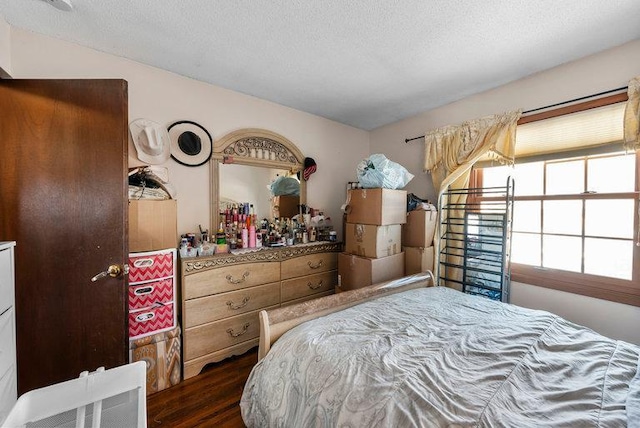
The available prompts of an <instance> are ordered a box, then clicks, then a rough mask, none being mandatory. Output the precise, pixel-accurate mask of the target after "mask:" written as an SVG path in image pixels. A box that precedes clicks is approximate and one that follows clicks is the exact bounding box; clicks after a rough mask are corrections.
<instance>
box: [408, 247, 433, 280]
mask: <svg viewBox="0 0 640 428" xmlns="http://www.w3.org/2000/svg"><path fill="white" fill-rule="evenodd" d="M402 249H403V251H404V272H405V275H413V274H414V273H421V272H425V271H427V270H430V271H431V272H433V263H434V257H435V254H434V248H433V246H431V247H426V248H425V247H402Z"/></svg>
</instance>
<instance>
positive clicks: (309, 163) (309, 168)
mask: <svg viewBox="0 0 640 428" xmlns="http://www.w3.org/2000/svg"><path fill="white" fill-rule="evenodd" d="M316 169H317V166H316V161H315V160H313V158H304V170H302V177H304V181H308V180H309V177H310V176H311V174H313V173H314V172H316Z"/></svg>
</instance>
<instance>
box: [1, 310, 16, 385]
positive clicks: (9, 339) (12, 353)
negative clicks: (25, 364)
mask: <svg viewBox="0 0 640 428" xmlns="http://www.w3.org/2000/svg"><path fill="white" fill-rule="evenodd" d="M14 332H15V327H14V321H13V308H10V309H9V310H7V311H5V312H4V313H3V314H2V315H1V316H0V344H1V345H0V377H1V376H4V375H5V373H6V372H7V371H8V369H9V368H10V367H12V366H14V365H15V357H16V340H15V333H14Z"/></svg>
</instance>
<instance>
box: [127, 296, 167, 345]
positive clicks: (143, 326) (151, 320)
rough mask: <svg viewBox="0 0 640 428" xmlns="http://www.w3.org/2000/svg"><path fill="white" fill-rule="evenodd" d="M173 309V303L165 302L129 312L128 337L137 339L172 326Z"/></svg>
mask: <svg viewBox="0 0 640 428" xmlns="http://www.w3.org/2000/svg"><path fill="white" fill-rule="evenodd" d="M174 310H175V308H174V307H173V303H165V304H157V305H155V306H153V307H150V308H145V309H142V310H138V311H133V312H129V339H137V338H139V337H143V336H149V335H151V334H155V333H158V332H160V331H163V330H168V329H171V328H174V327H175V312H174Z"/></svg>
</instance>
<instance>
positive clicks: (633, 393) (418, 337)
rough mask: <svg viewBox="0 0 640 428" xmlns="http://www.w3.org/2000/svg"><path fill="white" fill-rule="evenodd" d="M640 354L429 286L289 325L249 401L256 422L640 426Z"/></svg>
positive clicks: (526, 312) (256, 375) (246, 415)
mask: <svg viewBox="0 0 640 428" xmlns="http://www.w3.org/2000/svg"><path fill="white" fill-rule="evenodd" d="M639 354H640V348H639V347H638V346H636V345H633V344H629V343H626V342H622V341H616V340H613V339H609V338H607V337H604V336H602V335H599V334H598V333H596V332H594V331H592V330H590V329H588V328H585V327H582V326H579V325H576V324H573V323H571V322H569V321H567V320H565V319H563V318H560V317H558V316H555V315H553V314H550V313H548V312H544V311H537V310H530V309H525V308H521V307H518V306H515V305H509V304H505V303H501V302H497V301H493V300H489V299H486V298H482V297H479V296H471V295H468V294H464V293H461V292H458V291H456V290H452V289H448V288H445V287H431V288H421V289H416V290H410V291H405V292H402V293H398V294H395V295H391V296H386V297H382V298H379V299H376V300H372V301H369V302H365V303H362V304H360V305H358V306H355V307H352V308H349V309H346V310H343V311H339V312H336V313H333V314H330V315H328V316H325V317H321V318H317V319H315V320H312V321H309V322H306V323H303V324H300V325H299V326H297V327H295V328H294V329H292V330H290V331H288V332H287V333H285V334H284V335H283V336H282V337H281V338H280V339H278V340H277V341H276V342H275V343H274V344H273V346H272V348H271V350H270V352H269V353H268V354H267V355H266V357H265V358H264V359H262V360H261V361H259V362H258V364H257V365H256V366H255V367H254V368H253V370H252V372H251V374H250V376H249V378H248V380H247V383H246V385H245V389H244V392H243V396H242V399H241V404H240V405H241V410H242V417H243V419H244V422H245V424H246V425H247V426H248V427H302V426H304V427H338V426H344V427H392V426H393V427H413V426H420V427H441V426H461V427H465V426H480V427H541V426H554V427H576V426H580V427H596V426H600V427H624V426H627V423H629V426H632V425H633V424H634V423H638V420H637V415H638V414H639V413H640V412H638V407H637V402H638V401H640V397H638V394H639V391H640V388H639V386H640V384H639V383H638V382H640V380H639V378H640V376H637V371H638V355H639ZM628 418H629V419H628Z"/></svg>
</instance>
